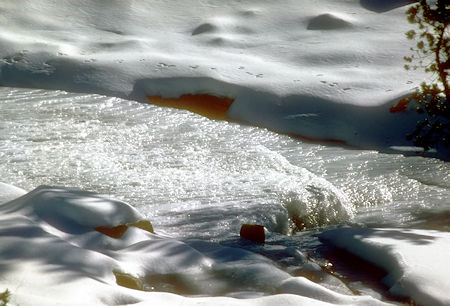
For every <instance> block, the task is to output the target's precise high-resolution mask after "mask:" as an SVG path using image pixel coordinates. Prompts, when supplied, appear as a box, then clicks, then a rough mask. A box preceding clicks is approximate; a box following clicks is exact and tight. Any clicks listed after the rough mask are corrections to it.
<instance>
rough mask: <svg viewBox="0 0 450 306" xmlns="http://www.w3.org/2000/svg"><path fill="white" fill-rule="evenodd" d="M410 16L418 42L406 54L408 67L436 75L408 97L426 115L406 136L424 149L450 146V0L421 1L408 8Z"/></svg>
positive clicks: (411, 36) (412, 34) (412, 35)
mask: <svg viewBox="0 0 450 306" xmlns="http://www.w3.org/2000/svg"><path fill="white" fill-rule="evenodd" d="M407 17H408V21H409V22H410V23H413V24H417V26H418V28H419V30H418V31H415V30H411V31H408V32H407V33H406V37H407V38H408V39H411V40H417V44H416V46H415V47H414V48H411V51H413V54H412V55H411V56H405V57H404V59H405V61H406V62H407V64H406V65H405V69H406V70H409V69H414V70H415V69H418V68H422V69H424V70H425V72H429V73H432V74H433V75H434V76H435V79H434V80H433V81H432V82H431V83H426V82H423V83H422V84H421V85H420V87H419V88H417V89H416V91H415V92H414V93H413V95H412V96H411V97H410V98H407V99H406V102H409V101H411V100H416V101H417V103H418V107H417V111H418V112H419V113H422V114H424V115H425V118H424V119H423V120H421V121H419V122H418V123H417V127H416V129H415V131H414V132H413V133H411V134H410V135H408V136H407V138H408V139H409V140H413V142H414V144H415V145H417V146H421V147H423V148H424V149H425V150H429V149H430V148H432V147H434V146H436V145H438V144H439V143H442V144H443V145H444V146H446V147H447V148H450V108H449V105H448V103H449V101H450V85H449V81H450V79H449V75H448V74H449V69H450V56H449V53H450V52H449V51H450V37H449V36H450V33H449V31H450V30H449V23H450V4H449V3H448V0H437V1H427V0H420V1H419V3H417V4H416V5H413V6H411V7H410V8H409V10H408V11H407Z"/></svg>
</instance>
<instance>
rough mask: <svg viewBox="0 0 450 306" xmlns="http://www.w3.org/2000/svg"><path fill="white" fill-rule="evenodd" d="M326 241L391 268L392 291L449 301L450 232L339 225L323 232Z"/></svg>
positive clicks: (387, 280)
mask: <svg viewBox="0 0 450 306" xmlns="http://www.w3.org/2000/svg"><path fill="white" fill-rule="evenodd" d="M319 238H320V239H321V240H323V241H325V242H326V243H329V244H331V245H334V246H336V247H338V248H342V249H345V250H347V251H348V252H350V253H352V254H354V255H356V256H359V257H361V258H362V259H365V260H367V261H369V262H371V263H373V264H375V265H377V266H379V267H381V268H383V269H385V270H386V271H387V272H388V275H387V276H386V277H385V278H384V279H383V282H384V283H385V284H386V285H387V286H389V288H390V290H389V291H390V292H391V293H392V294H393V295H395V296H399V297H409V298H411V299H413V300H414V301H415V302H417V303H419V304H421V305H449V304H450V297H449V295H448V292H449V291H450V278H449V275H450V268H449V265H448V254H447V253H446V252H442V250H447V249H448V247H449V245H450V234H449V233H447V232H439V231H433V230H415V229H388V228H385V229H377V228H339V229H335V230H330V231H327V232H324V233H322V234H320V236H319Z"/></svg>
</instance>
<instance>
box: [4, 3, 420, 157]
mask: <svg viewBox="0 0 450 306" xmlns="http://www.w3.org/2000/svg"><path fill="white" fill-rule="evenodd" d="M409 3H411V1H407V0H403V1H359V0H351V1H339V2H336V1H331V0H321V1H315V2H308V1H306V2H302V3H301V5H300V4H299V3H298V1H294V0H289V1H285V2H283V5H280V4H279V3H274V2H272V1H258V2H253V1H245V2H242V1H237V0H236V1H228V2H227V3H224V2H222V1H209V2H208V3H207V4H205V3H204V1H200V0H189V1H170V2H158V3H155V2H154V1H140V2H138V3H129V2H117V1H116V2H114V4H110V5H108V6H105V5H104V3H103V2H102V1H83V2H82V4H80V2H79V1H75V0H69V1H64V3H57V4H56V3H55V2H54V1H51V0H37V1H34V2H33V3H30V2H29V1H25V0H17V1H15V2H14V4H12V3H11V2H8V1H6V2H2V3H1V4H0V9H1V10H2V11H3V12H4V13H3V14H2V18H1V19H0V25H1V27H2V33H0V46H1V47H0V84H2V85H8V86H21V87H37V88H48V89H62V90H67V91H75V92H87V93H98V94H104V95H110V96H118V97H121V98H126V99H135V100H138V101H141V102H148V99H147V96H162V97H164V98H177V97H180V96H182V95H194V94H209V95H214V96H218V97H227V98H230V99H233V100H234V102H233V105H232V107H231V108H230V110H229V111H228V117H230V118H231V119H232V120H241V121H244V122H248V123H251V124H255V125H258V126H263V127H267V128H270V129H274V130H277V131H280V132H284V133H292V134H295V135H300V136H303V137H305V138H306V139H314V140H320V141H331V142H334V143H336V142H337V143H340V144H347V145H350V146H356V147H362V148H374V149H378V150H383V151H398V149H399V148H400V149H402V148H404V147H405V146H406V147H409V146H411V143H410V142H408V141H407V140H406V139H405V135H406V134H407V133H409V132H411V131H412V130H414V127H415V125H416V122H417V119H418V114H416V112H415V110H414V106H413V105H411V106H410V108H408V109H406V110H404V111H402V112H399V113H390V112H389V109H390V108H391V107H392V106H394V105H396V103H397V101H398V100H399V99H400V98H402V97H404V96H405V95H406V94H408V92H410V91H411V90H412V88H414V86H416V85H418V84H419V83H420V82H421V81H422V80H423V79H424V77H425V76H424V75H423V73H422V72H420V71H411V72H405V71H404V69H403V56H405V55H407V54H408V53H409V47H410V44H411V43H412V42H409V41H407V40H406V38H405V37H404V33H405V32H407V31H408V30H410V28H411V25H410V24H408V22H407V20H406V18H405V15H404V12H405V10H406V6H407V5H408V4H409ZM400 151H401V150H400ZM403 152H406V151H405V150H403ZM413 154H414V153H413Z"/></svg>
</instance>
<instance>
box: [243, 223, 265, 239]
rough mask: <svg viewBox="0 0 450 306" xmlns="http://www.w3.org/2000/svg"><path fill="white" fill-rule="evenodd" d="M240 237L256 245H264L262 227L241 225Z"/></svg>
mask: <svg viewBox="0 0 450 306" xmlns="http://www.w3.org/2000/svg"><path fill="white" fill-rule="evenodd" d="M240 236H241V237H242V238H245V239H248V240H251V241H254V242H258V243H264V242H265V240H266V235H265V233H264V226H262V225H257V224H243V225H242V226H241V232H240Z"/></svg>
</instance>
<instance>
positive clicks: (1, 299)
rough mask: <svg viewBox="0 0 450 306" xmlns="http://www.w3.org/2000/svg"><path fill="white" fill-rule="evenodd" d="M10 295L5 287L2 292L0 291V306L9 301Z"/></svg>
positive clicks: (4, 305)
mask: <svg viewBox="0 0 450 306" xmlns="http://www.w3.org/2000/svg"><path fill="white" fill-rule="evenodd" d="M10 297H11V292H9V290H8V289H6V290H5V291H4V292H2V293H0V306H6V305H8V303H9V298H10Z"/></svg>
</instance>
